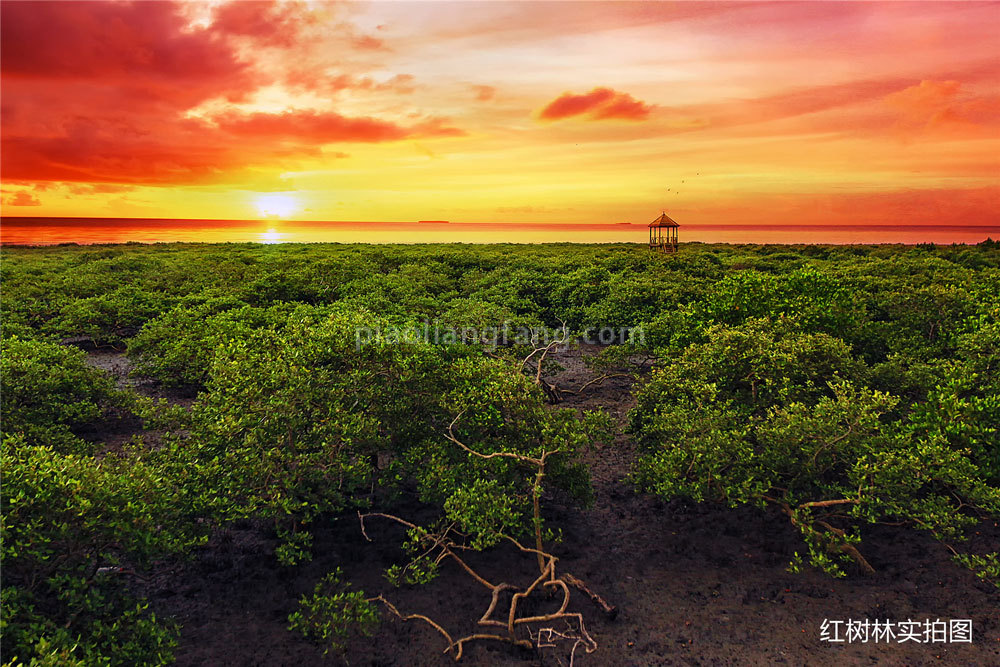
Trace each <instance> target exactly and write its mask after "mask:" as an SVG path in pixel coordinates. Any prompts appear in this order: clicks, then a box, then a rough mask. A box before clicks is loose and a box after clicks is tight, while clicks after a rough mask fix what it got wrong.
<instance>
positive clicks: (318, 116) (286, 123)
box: [213, 111, 465, 144]
mask: <svg viewBox="0 0 1000 667" xmlns="http://www.w3.org/2000/svg"><path fill="white" fill-rule="evenodd" d="M213 120H214V121H215V122H216V123H217V125H218V127H219V128H220V129H221V130H223V131H224V132H228V133H230V134H234V135H238V136H251V137H253V138H254V139H258V140H259V139H262V138H268V137H273V138H279V139H291V140H295V141H302V142H308V143H310V144H313V143H334V142H359V143H374V142H379V141H398V140H400V139H407V138H411V137H455V136H462V135H463V134H465V133H464V132H463V131H462V130H459V129H458V128H454V127H449V126H447V125H445V124H444V121H442V120H432V121H427V122H424V123H420V124H418V125H414V126H412V127H404V126H401V125H397V124H396V123H390V122H388V121H384V120H379V119H377V118H364V117H361V118H348V117H346V116H342V115H340V114H338V113H334V112H326V113H322V112H316V111H286V112H283V113H278V114H267V113H253V114H233V113H230V114H225V115H222V116H217V117H215V118H213Z"/></svg>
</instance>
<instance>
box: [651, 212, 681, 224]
mask: <svg viewBox="0 0 1000 667" xmlns="http://www.w3.org/2000/svg"><path fill="white" fill-rule="evenodd" d="M649 226H650V227H680V225H678V224H677V223H676V222H675V221H674V220H673V219H671V217H670V216H669V215H667V212H666V211H664V212H663V213H662V214H661V215H660V217H658V218H657V219H656V220H653V221H652V222H651V223H649Z"/></svg>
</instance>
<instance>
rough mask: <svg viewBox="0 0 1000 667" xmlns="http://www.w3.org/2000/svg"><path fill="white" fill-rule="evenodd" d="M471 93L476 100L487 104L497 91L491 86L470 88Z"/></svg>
mask: <svg viewBox="0 0 1000 667" xmlns="http://www.w3.org/2000/svg"><path fill="white" fill-rule="evenodd" d="M472 92H474V93H475V94H476V99H477V100H479V101H480V102H489V101H490V100H492V99H493V98H494V97H496V95H497V89H496V88H494V87H493V86H476V85H474V86H472Z"/></svg>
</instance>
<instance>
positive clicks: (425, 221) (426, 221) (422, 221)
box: [418, 220, 448, 225]
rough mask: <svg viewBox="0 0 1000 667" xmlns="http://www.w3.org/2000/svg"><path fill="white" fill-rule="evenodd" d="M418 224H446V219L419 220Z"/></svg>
mask: <svg viewBox="0 0 1000 667" xmlns="http://www.w3.org/2000/svg"><path fill="white" fill-rule="evenodd" d="M418 224H421V225H447V224H448V221H447V220H419V221H418Z"/></svg>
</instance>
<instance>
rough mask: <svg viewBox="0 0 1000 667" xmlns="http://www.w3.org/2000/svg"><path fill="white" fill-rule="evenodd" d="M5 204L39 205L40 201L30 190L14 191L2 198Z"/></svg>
mask: <svg viewBox="0 0 1000 667" xmlns="http://www.w3.org/2000/svg"><path fill="white" fill-rule="evenodd" d="M3 203H4V204H5V205H6V206H41V205H42V202H41V201H40V200H39V199H38V197H35V196H34V195H32V194H31V193H30V192H25V191H24V190H22V191H21V192H16V193H14V194H13V195H12V196H10V197H6V198H4V200H3Z"/></svg>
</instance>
